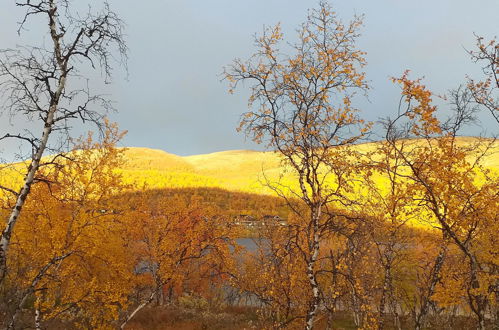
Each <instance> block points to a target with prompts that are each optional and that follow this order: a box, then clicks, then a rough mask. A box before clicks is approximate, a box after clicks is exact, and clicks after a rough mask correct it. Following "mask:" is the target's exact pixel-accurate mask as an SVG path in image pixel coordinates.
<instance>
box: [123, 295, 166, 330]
mask: <svg viewBox="0 0 499 330" xmlns="http://www.w3.org/2000/svg"><path fill="white" fill-rule="evenodd" d="M156 293H157V291H156V290H155V291H153V292H152V293H151V295H150V296H149V298H148V299H147V300H146V301H144V302H142V303H141V304H140V305H139V306H137V308H135V309H134V311H133V312H132V313H131V314H130V315H128V316H127V317H126V318H125V320H124V321H123V323H122V324H121V326H120V329H125V326H126V325H127V323H128V322H129V321H130V320H131V319H132V318H133V317H134V316H135V314H137V313H138V312H139V311H140V310H141V309H142V308H144V307H146V306H147V305H148V304H149V303H150V302H151V301H153V299H154V297H155V296H156Z"/></svg>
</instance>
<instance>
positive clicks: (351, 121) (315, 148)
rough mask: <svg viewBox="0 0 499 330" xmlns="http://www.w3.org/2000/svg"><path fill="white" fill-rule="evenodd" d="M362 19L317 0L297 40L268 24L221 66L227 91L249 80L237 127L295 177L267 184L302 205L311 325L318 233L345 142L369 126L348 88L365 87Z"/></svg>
mask: <svg viewBox="0 0 499 330" xmlns="http://www.w3.org/2000/svg"><path fill="white" fill-rule="evenodd" d="M361 24H362V19H361V18H360V17H355V18H354V19H353V20H352V21H351V22H349V23H343V22H342V21H341V20H339V19H338V17H337V16H336V15H335V13H334V12H333V10H332V8H331V7H330V5H329V4H328V3H326V2H321V3H320V5H319V8H317V9H313V10H311V11H310V12H309V15H308V18H307V20H306V21H305V23H303V24H302V25H301V27H300V28H299V29H298V38H297V41H296V42H295V43H289V44H285V43H284V42H283V40H284V39H283V34H282V32H281V29H280V26H279V25H277V26H275V27H271V28H267V29H265V30H264V32H263V35H261V36H257V37H256V40H255V43H256V46H257V52H256V53H255V54H254V55H253V56H252V57H250V59H249V60H248V61H242V60H239V59H236V60H235V61H234V62H233V64H232V65H231V66H229V67H228V68H226V70H225V77H226V78H227V79H228V81H229V82H230V83H231V90H230V91H232V90H233V89H234V88H236V87H237V85H238V83H240V82H248V83H250V84H251V85H250V88H251V96H250V98H249V106H250V110H249V111H248V112H246V113H244V114H243V117H242V120H241V126H240V129H242V130H245V131H246V133H247V134H248V135H249V136H251V137H252V138H253V139H254V140H255V141H257V142H266V143H267V144H268V146H269V147H270V148H272V149H274V150H276V151H277V152H278V153H279V154H280V155H281V156H282V159H283V161H284V163H285V164H286V165H287V166H288V167H289V168H290V169H291V171H292V173H293V174H294V175H295V177H296V179H297V182H298V188H297V189H294V188H292V187H289V186H288V187H285V186H283V185H279V184H273V188H274V190H275V191H276V192H278V193H279V194H280V195H281V196H283V197H286V196H293V197H296V198H298V199H300V200H301V201H302V202H303V203H304V204H305V205H306V210H307V211H306V212H302V211H300V210H297V209H295V210H296V211H297V215H298V216H299V217H301V218H302V219H303V221H302V222H301V223H302V225H301V227H300V231H301V232H302V233H304V236H305V239H303V240H302V239H300V240H297V241H296V242H295V243H296V244H297V245H296V246H297V247H298V248H299V250H300V251H301V252H302V253H301V256H302V257H303V258H304V261H305V264H306V267H305V268H306V269H305V270H304V271H305V273H306V277H307V278H308V282H309V293H310V294H309V297H308V305H309V308H308V311H307V313H306V316H305V320H306V322H305V328H306V329H311V328H312V327H313V325H314V321H315V318H316V315H317V313H318V310H319V306H320V297H321V294H320V287H319V283H318V278H317V277H318V271H317V260H318V258H319V251H320V246H321V237H322V236H323V235H324V234H325V232H326V231H327V229H328V228H330V222H331V221H334V219H335V214H328V213H329V212H328V206H329V205H331V204H332V203H334V202H339V201H340V200H341V201H344V200H345V199H344V197H345V195H347V194H348V191H349V190H350V189H351V188H352V181H351V180H352V172H353V167H352V163H351V162H350V161H353V160H354V159H355V158H356V156H354V155H352V154H351V151H350V150H349V149H348V148H343V147H344V146H348V145H350V144H353V143H355V142H356V141H359V140H360V139H362V137H363V136H364V135H365V134H366V132H367V131H368V125H366V124H365V123H364V122H363V120H362V119H360V118H359V116H358V112H357V110H356V109H355V108H354V107H353V105H352V97H353V94H355V93H356V92H364V91H365V90H366V89H367V87H368V86H367V84H366V81H365V75H364V73H363V72H362V71H361V70H362V67H363V66H364V65H365V60H364V57H363V55H364V53H363V52H362V51H360V50H358V49H357V48H356V46H355V42H356V39H357V37H358V36H359V32H358V30H359V27H360V26H361ZM279 47H287V48H288V49H287V51H286V52H285V51H283V50H280V49H279ZM289 54H291V55H289ZM354 163H355V162H354ZM291 204H293V203H290V207H291V206H292V205H291ZM329 211H330V209H329ZM300 237H302V235H300Z"/></svg>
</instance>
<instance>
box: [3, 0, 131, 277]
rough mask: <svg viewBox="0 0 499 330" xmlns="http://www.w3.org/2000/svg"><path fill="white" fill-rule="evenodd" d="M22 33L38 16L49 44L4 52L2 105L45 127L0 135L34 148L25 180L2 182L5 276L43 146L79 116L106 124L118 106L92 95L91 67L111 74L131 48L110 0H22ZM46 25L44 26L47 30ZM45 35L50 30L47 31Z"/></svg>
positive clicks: (55, 148) (63, 134)
mask: <svg viewBox="0 0 499 330" xmlns="http://www.w3.org/2000/svg"><path fill="white" fill-rule="evenodd" d="M16 5H17V6H18V7H20V8H21V9H24V16H23V17H22V19H21V23H20V26H19V30H18V32H19V33H21V34H22V32H23V31H24V29H25V28H27V26H28V25H29V23H31V22H32V21H33V20H35V18H36V19H43V20H45V22H46V24H47V25H46V28H45V29H46V30H45V32H46V35H47V36H48V38H47V42H46V43H47V44H46V45H43V46H23V47H17V48H16V49H4V50H1V51H0V90H1V94H0V95H1V100H2V103H1V104H0V106H1V108H0V110H1V112H2V113H3V114H4V115H11V116H13V117H17V118H20V120H23V121H26V122H34V123H35V125H39V129H40V131H39V132H36V131H33V132H29V131H28V132H26V131H25V130H22V129H19V132H7V133H6V134H2V135H0V141H1V140H17V141H19V142H22V143H24V144H27V145H28V147H29V148H30V149H31V155H30V156H29V157H28V159H27V161H26V164H27V168H26V171H25V173H24V180H23V183H22V185H21V186H20V187H0V189H2V190H4V191H6V192H8V193H9V194H11V195H13V196H14V198H15V200H16V202H15V204H14V205H13V206H12V210H11V212H10V214H9V216H8V218H7V219H6V222H5V228H4V229H3V231H2V234H1V237H0V283H2V282H3V280H4V278H5V275H6V272H7V262H6V260H7V258H8V249H9V244H10V241H11V237H12V234H13V231H14V228H15V225H16V222H17V221H18V219H19V215H20V214H21V211H22V209H23V206H24V204H25V202H26V198H27V197H28V195H29V192H30V189H31V188H32V185H33V184H34V183H36V182H37V181H39V180H40V179H39V178H38V177H37V173H38V172H39V169H40V167H42V166H43V165H44V164H43V160H42V157H43V155H44V153H46V152H47V151H50V153H58V152H59V151H61V147H60V146H61V145H62V144H56V143H52V140H54V138H52V139H51V136H54V135H57V136H59V138H60V139H61V140H60V141H65V140H67V138H68V137H69V133H70V131H71V125H73V123H74V122H75V121H77V120H80V121H82V122H83V123H87V122H89V123H94V124H97V126H100V125H101V123H102V119H103V114H104V113H105V112H106V111H107V110H110V109H111V108H112V106H111V103H110V102H109V100H107V99H106V98H105V97H104V96H102V95H98V94H93V93H92V91H91V90H90V88H89V87H88V86H89V84H88V79H86V78H85V73H88V72H90V71H88V70H89V69H90V70H91V69H95V70H98V71H100V72H101V74H102V76H103V79H104V80H105V81H106V82H108V81H110V78H111V74H112V65H113V62H116V60H117V62H118V63H119V64H126V52H127V47H126V45H125V41H124V36H123V22H122V21H121V19H120V18H119V17H118V16H117V15H116V13H114V12H113V11H112V10H111V9H110V8H109V6H108V4H107V3H104V4H103V7H102V9H101V10H99V11H94V10H92V9H91V8H90V7H89V9H88V12H86V13H83V12H77V11H75V4H74V2H73V1H70V0H38V1H31V0H24V1H18V2H16ZM42 31H43V30H42ZM42 37H44V36H43V35H42Z"/></svg>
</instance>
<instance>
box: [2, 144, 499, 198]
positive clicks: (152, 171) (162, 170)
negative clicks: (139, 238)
mask: <svg viewBox="0 0 499 330" xmlns="http://www.w3.org/2000/svg"><path fill="white" fill-rule="evenodd" d="M476 141H477V140H476V138H466V137H463V138H459V140H458V143H459V144H464V145H473V143H474V142H476ZM410 143H414V144H419V143H424V142H422V141H419V142H418V141H417V140H413V141H410ZM375 147H376V143H369V144H361V145H357V146H355V147H354V148H356V149H358V150H359V151H362V152H366V151H372V150H374V149H375ZM124 160H125V164H124V165H123V166H122V167H120V168H119V169H117V171H119V172H121V173H122V174H123V178H124V179H125V181H126V182H128V183H134V184H135V185H136V187H137V188H138V189H140V190H142V189H162V188H197V187H206V188H223V189H227V190H231V191H236V192H249V193H257V194H274V193H273V192H272V191H271V190H270V189H268V188H266V187H265V181H266V180H269V181H271V182H276V181H278V180H280V181H281V182H283V183H284V184H285V185H287V186H293V187H296V180H295V178H293V174H292V171H284V169H283V167H282V163H281V161H280V158H279V155H278V154H277V153H275V152H259V151H250V150H232V151H222V152H215V153H210V154H203V155H194V156H186V157H181V156H177V155H174V154H170V153H167V152H165V151H162V150H156V149H148V148H132V147H131V148H127V149H126V150H125V152H124ZM483 163H484V164H485V165H486V166H487V167H489V168H491V169H493V170H494V171H499V143H498V142H496V143H495V144H494V146H493V148H492V149H491V150H490V152H489V155H488V156H487V157H486V158H485V159H484V160H483ZM26 165H27V164H24V163H17V164H9V165H3V166H2V169H1V170H0V184H2V185H4V186H7V187H10V188H12V189H13V190H17V189H18V188H19V186H20V185H21V183H22V176H23V173H24V171H25V167H26Z"/></svg>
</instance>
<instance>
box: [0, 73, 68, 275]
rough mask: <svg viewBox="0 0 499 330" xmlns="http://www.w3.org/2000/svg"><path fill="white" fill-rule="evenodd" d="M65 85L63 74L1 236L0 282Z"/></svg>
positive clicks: (5, 271) (5, 272)
mask: <svg viewBox="0 0 499 330" xmlns="http://www.w3.org/2000/svg"><path fill="white" fill-rule="evenodd" d="M65 86H66V76H65V75H63V76H62V77H61V78H60V80H59V86H58V87H57V90H56V93H55V95H54V97H53V101H52V104H51V106H50V108H49V111H48V112H47V117H45V119H44V127H43V132H42V136H41V139H40V144H39V145H38V148H37V149H36V152H35V154H34V156H33V158H32V160H31V164H30V165H29V167H28V173H27V174H26V176H25V178H24V184H23V187H22V188H21V191H20V192H19V194H18V196H17V200H16V204H15V206H14V207H13V208H12V211H11V213H10V215H9V219H8V220H7V224H6V225H5V229H4V230H3V232H2V236H1V238H0V284H1V283H2V282H3V280H4V278H5V275H6V274H7V251H8V249H9V244H10V239H11V236H12V231H13V230H14V226H15V225H16V222H17V220H18V219H19V215H20V214H21V210H22V208H23V206H24V203H25V202H26V198H27V197H28V194H29V192H30V190H31V186H32V185H33V182H34V180H35V175H36V173H37V172H38V169H39V168H40V161H41V159H42V156H43V153H44V152H45V149H46V148H47V144H48V140H49V137H50V133H52V128H53V126H54V118H55V113H56V111H57V107H58V103H59V98H60V97H61V94H62V92H63V90H64V88H65Z"/></svg>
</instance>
